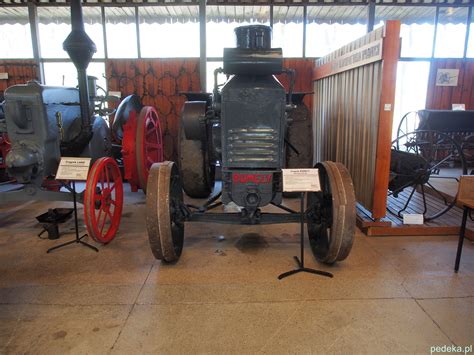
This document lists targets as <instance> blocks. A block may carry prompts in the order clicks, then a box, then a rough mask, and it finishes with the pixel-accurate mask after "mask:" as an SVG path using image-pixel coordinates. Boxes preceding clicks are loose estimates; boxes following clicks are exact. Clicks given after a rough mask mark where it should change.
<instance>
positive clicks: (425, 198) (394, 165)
mask: <svg viewBox="0 0 474 355" xmlns="http://www.w3.org/2000/svg"><path fill="white" fill-rule="evenodd" d="M473 152H474V111H447V110H420V111H416V112H409V113H407V114H405V115H404V116H403V117H402V119H401V121H400V124H399V126H398V130H397V138H396V139H395V140H394V141H393V142H392V152H391V162H390V181H389V191H388V197H389V200H388V204H387V210H388V211H389V212H390V213H391V214H392V215H394V216H396V217H398V218H400V219H402V218H403V214H404V213H412V214H413V213H416V214H422V215H423V217H424V220H425V221H431V220H434V219H436V218H438V217H440V216H442V215H444V214H445V213H446V212H448V211H449V210H450V209H451V208H452V207H454V205H455V204H456V198H455V196H456V193H457V191H458V185H459V176H461V175H466V174H467V172H468V170H469V169H471V168H472V164H473V156H474V155H473Z"/></svg>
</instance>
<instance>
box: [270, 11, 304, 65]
mask: <svg viewBox="0 0 474 355" xmlns="http://www.w3.org/2000/svg"><path fill="white" fill-rule="evenodd" d="M272 47H273V48H282V49H283V56H284V57H302V56H303V7H302V6H274V7H273V40H272Z"/></svg>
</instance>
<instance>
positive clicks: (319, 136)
mask: <svg viewBox="0 0 474 355" xmlns="http://www.w3.org/2000/svg"><path fill="white" fill-rule="evenodd" d="M382 34H383V32H382V29H380V30H376V31H374V32H371V33H370V34H368V35H367V36H365V37H363V38H361V39H359V40H357V41H355V42H352V43H351V44H349V45H347V46H345V47H342V48H341V49H339V50H338V51H336V52H334V53H331V54H330V55H329V56H327V57H324V58H322V59H320V60H319V61H317V63H316V66H317V67H318V66H321V65H323V64H325V63H327V62H330V61H331V60H333V59H335V58H337V57H340V56H342V55H344V54H345V53H348V52H351V51H353V50H354V49H357V48H359V47H361V46H363V45H365V44H368V43H370V42H372V41H374V40H377V39H380V38H382ZM381 82H382V62H381V61H379V62H375V63H371V64H367V65H364V66H361V67H358V68H355V69H351V70H348V71H345V72H342V73H339V74H335V75H332V76H329V77H326V78H323V79H321V80H317V81H315V82H314V106H313V110H314V111H313V112H314V114H313V129H314V136H315V144H314V157H315V162H316V161H323V160H332V161H337V162H341V163H343V164H344V165H345V166H346V167H347V168H348V169H349V171H350V173H351V175H352V179H353V181H354V188H355V191H356V196H357V200H358V202H359V203H361V204H362V205H363V206H364V207H365V208H367V209H369V210H371V209H372V204H373V195H374V180H375V161H376V149H377V137H378V124H379V110H380V94H381Z"/></svg>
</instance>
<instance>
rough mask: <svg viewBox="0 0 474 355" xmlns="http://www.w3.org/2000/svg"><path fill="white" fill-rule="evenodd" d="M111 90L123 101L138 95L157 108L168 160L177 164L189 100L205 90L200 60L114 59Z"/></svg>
mask: <svg viewBox="0 0 474 355" xmlns="http://www.w3.org/2000/svg"><path fill="white" fill-rule="evenodd" d="M106 76H107V81H108V88H109V90H112V91H120V92H121V93H122V97H126V96H128V95H130V94H137V95H139V96H140V97H141V98H142V102H143V104H144V105H150V106H154V107H155V108H156V109H157V111H158V113H159V116H160V119H161V122H162V131H163V135H164V146H165V152H164V154H165V159H167V160H173V161H176V160H177V158H178V157H177V149H178V143H179V142H178V134H179V120H180V114H181V108H182V106H183V104H184V102H185V101H186V97H185V96H183V95H180V93H181V92H186V91H195V92H198V91H200V90H201V86H200V81H199V60H198V59H133V60H131V59H114V60H108V61H107V62H106Z"/></svg>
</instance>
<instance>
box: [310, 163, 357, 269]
mask: <svg viewBox="0 0 474 355" xmlns="http://www.w3.org/2000/svg"><path fill="white" fill-rule="evenodd" d="M315 168H317V169H319V179H320V183H321V191H319V192H310V193H308V194H307V201H306V204H307V213H308V222H307V224H308V225H307V227H308V236H309V242H310V244H311V249H312V251H313V254H314V256H315V257H316V259H317V260H318V261H320V262H323V263H326V264H333V263H335V262H336V261H341V260H344V259H345V258H346V257H347V256H348V255H349V252H350V251H351V248H352V244H353V242H354V236H355V225H356V208H355V202H356V199H355V193H354V186H353V184H352V179H351V176H350V174H349V172H348V171H347V169H346V168H345V167H344V165H342V164H340V163H334V162H330V161H326V162H322V163H318V164H316V166H315Z"/></svg>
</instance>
